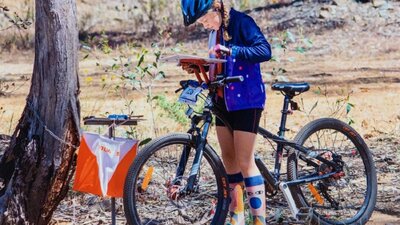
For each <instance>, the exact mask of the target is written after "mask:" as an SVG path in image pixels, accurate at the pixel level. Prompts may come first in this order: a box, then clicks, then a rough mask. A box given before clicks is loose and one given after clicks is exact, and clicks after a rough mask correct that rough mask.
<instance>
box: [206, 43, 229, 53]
mask: <svg viewBox="0 0 400 225" xmlns="http://www.w3.org/2000/svg"><path fill="white" fill-rule="evenodd" d="M208 53H209V54H213V55H216V56H221V55H231V50H230V49H229V48H228V47H226V46H224V45H220V44H217V45H216V46H214V47H212V48H210V50H209V51H208Z"/></svg>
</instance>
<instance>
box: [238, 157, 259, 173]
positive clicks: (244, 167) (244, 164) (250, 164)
mask: <svg viewBox="0 0 400 225" xmlns="http://www.w3.org/2000/svg"><path fill="white" fill-rule="evenodd" d="M237 163H238V164H239V167H240V170H241V171H242V172H245V171H249V170H252V169H254V168H255V167H256V164H255V162H254V160H252V159H237Z"/></svg>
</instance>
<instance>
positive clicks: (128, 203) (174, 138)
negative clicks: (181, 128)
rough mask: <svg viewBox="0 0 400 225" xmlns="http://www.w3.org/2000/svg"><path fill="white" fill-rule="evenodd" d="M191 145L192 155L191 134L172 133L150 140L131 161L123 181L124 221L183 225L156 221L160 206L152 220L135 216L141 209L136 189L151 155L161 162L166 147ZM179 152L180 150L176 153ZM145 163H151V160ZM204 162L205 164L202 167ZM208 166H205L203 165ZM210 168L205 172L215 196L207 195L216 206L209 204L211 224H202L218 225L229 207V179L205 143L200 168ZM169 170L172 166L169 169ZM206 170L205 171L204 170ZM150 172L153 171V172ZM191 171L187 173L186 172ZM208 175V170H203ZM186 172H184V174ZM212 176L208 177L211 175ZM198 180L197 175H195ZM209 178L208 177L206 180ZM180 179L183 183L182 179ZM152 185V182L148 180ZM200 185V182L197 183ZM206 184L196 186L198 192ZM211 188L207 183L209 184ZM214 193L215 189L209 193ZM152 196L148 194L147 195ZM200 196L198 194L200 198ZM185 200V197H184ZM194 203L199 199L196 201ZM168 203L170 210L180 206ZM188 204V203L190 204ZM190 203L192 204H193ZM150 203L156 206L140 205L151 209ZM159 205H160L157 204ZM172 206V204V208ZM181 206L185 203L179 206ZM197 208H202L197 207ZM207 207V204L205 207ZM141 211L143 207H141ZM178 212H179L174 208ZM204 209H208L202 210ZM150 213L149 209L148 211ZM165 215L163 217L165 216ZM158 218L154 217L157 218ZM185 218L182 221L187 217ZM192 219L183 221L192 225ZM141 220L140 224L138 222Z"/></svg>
mask: <svg viewBox="0 0 400 225" xmlns="http://www.w3.org/2000/svg"><path fill="white" fill-rule="evenodd" d="M180 145H182V146H190V147H191V148H192V149H191V150H193V152H195V149H193V147H194V145H195V140H194V138H193V137H192V135H190V134H187V133H186V134H184V133H173V134H168V135H166V136H163V137H160V138H157V139H154V140H153V141H151V142H150V143H148V144H147V145H146V146H145V147H144V148H143V149H142V150H140V151H139V152H138V154H137V156H136V158H135V160H134V162H133V163H132V165H131V166H130V168H129V171H128V174H127V177H126V180H125V185H124V196H123V203H124V211H125V216H126V219H127V222H128V224H131V225H141V224H186V222H182V221H181V220H180V221H178V222H177V221H173V220H178V218H171V219H170V220H171V221H166V220H167V219H166V218H160V219H158V217H163V215H162V214H160V215H155V214H157V213H160V212H158V211H159V209H158V208H157V207H159V206H154V207H155V208H156V210H155V212H153V213H152V215H151V216H152V217H154V218H150V219H149V218H147V219H145V218H143V215H140V214H139V213H138V211H139V210H140V207H141V206H138V205H140V204H139V202H140V198H139V197H141V196H140V194H139V191H138V190H139V189H138V188H139V187H140V184H139V182H140V178H139V177H140V173H141V170H142V168H144V166H145V164H146V163H147V162H148V161H149V160H151V158H152V157H153V156H154V157H155V158H156V159H157V160H161V159H160V155H162V154H166V155H167V153H162V151H163V150H164V151H165V152H166V151H167V149H168V148H171V149H175V147H176V146H180ZM177 151H179V150H177ZM156 154H158V156H157V157H158V158H157V157H156ZM168 157H171V156H170V155H168V156H166V158H168ZM171 161H172V162H176V161H174V160H172V159H171ZM178 161H179V160H178ZM148 163H151V162H150V161H149V162H148ZM203 163H204V164H203ZM205 163H207V164H208V165H207V164H205ZM191 166H192V165H191V164H190V163H188V164H187V166H186V168H185V171H189V170H190V168H191ZM208 166H209V167H210V169H208V170H211V171H208V173H207V174H209V173H212V174H213V175H212V176H211V177H214V179H215V183H212V184H215V185H216V186H217V187H216V188H217V190H216V193H212V194H211V193H210V194H209V195H210V196H212V197H210V198H214V197H215V198H216V201H217V202H216V203H212V204H215V206H214V207H213V209H212V210H215V213H214V214H213V218H212V219H210V220H211V222H210V221H207V222H205V223H206V224H211V225H218V224H224V222H225V218H226V215H227V212H228V206H229V188H228V180H227V176H226V172H225V169H224V166H223V164H222V162H221V160H220V158H219V157H218V155H217V154H216V153H215V151H214V150H213V149H212V147H211V146H210V145H208V144H206V146H205V148H204V151H203V159H202V161H201V167H200V168H201V169H203V168H205V167H207V168H208ZM171 168H172V167H171ZM156 170H157V169H156V168H155V169H154V171H156ZM204 170H206V168H205V169H204ZM152 171H153V169H152ZM163 172H164V174H165V173H168V171H163ZM175 172H176V171H173V173H175ZM189 172H190V171H189ZM205 172H207V171H205ZM185 173H186V172H185ZM210 175H211V174H210ZM198 177H199V176H198ZM208 178H209V177H207V179H208ZM181 179H182V183H183V179H184V178H183V177H182V178H181ZM151 182H153V181H151ZM151 182H150V183H149V186H150V185H152V183H151ZM199 183H201V182H199ZM205 185H206V184H204V186H201V185H200V184H199V190H203V189H204V188H206V187H205ZM208 185H210V184H208ZM214 188H215V187H214ZM212 191H215V190H212ZM149 195H151V193H150V194H149ZM199 196H200V195H199ZM199 196H197V198H201V196H200V197H199ZM165 198H166V197H165V196H163V194H161V195H160V198H159V199H165ZM184 198H185V197H184ZM195 200H196V201H195V202H197V200H198V199H195ZM208 200H209V199H206V200H204V201H208ZM169 201H170V202H171V205H169V203H168V207H171V208H173V207H174V206H176V207H177V208H179V207H180V206H179V203H173V202H174V201H175V200H171V199H169ZM189 202H190V201H189ZM192 202H193V201H192ZM151 204H155V203H153V202H145V204H144V205H143V206H146V207H151ZM159 204H162V203H159ZM174 204H175V205H174ZM182 205H184V204H182ZM199 207H202V205H201V206H199ZM207 207H208V205H207ZM142 209H143V207H142ZM177 210H179V209H177ZM205 210H207V209H205ZM151 211H152V210H151ZM166 216H167V215H165V217H166ZM156 217H157V218H156ZM186 217H190V215H189V216H188V215H186ZM186 217H185V218H186ZM191 217H192V218H186V219H188V220H191V221H188V223H187V224H193V223H195V222H193V220H194V219H196V218H193V216H191ZM141 220H143V221H141ZM149 221H153V222H149ZM198 224H202V223H201V222H198Z"/></svg>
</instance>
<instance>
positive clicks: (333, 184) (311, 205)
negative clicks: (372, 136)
mask: <svg viewBox="0 0 400 225" xmlns="http://www.w3.org/2000/svg"><path fill="white" fill-rule="evenodd" d="M295 141H296V143H298V144H300V145H302V146H304V147H306V148H308V149H309V150H312V151H315V152H316V153H317V154H318V155H320V156H322V157H325V158H327V159H329V160H332V157H333V156H335V157H336V156H340V160H341V161H342V164H343V173H342V174H341V175H340V176H338V177H333V178H332V177H331V178H326V179H324V180H319V181H315V182H312V183H305V184H300V185H298V186H294V187H292V188H291V191H292V195H293V198H294V200H295V202H296V205H297V207H298V208H303V209H306V210H307V209H308V210H309V212H310V213H309V220H308V221H309V223H310V224H323V225H329V224H333V225H339V224H340V225H342V224H357V225H360V224H365V223H366V222H367V221H368V220H369V218H370V217H371V214H372V212H373V210H374V207H375V203H376V195H377V180H376V171H375V166H374V162H373V159H372V155H371V152H370V151H369V149H368V146H367V145H366V144H365V142H364V140H363V139H362V138H361V136H360V135H359V134H358V133H357V132H356V131H355V130H354V129H353V128H352V127H351V126H349V125H348V124H346V123H344V122H342V121H339V120H336V119H330V118H323V119H319V120H316V121H312V122H310V123H309V124H307V125H306V126H305V127H304V128H303V129H302V130H301V131H300V132H299V133H298V134H297V136H296V137H295ZM306 158H308V159H310V158H309V157H308V156H306V155H304V154H302V153H298V152H296V151H294V150H290V151H289V158H288V179H289V180H296V179H299V178H305V177H307V176H313V175H314V176H315V175H318V174H319V175H322V174H325V173H329V172H330V171H332V168H330V167H329V166H327V165H325V164H323V163H321V162H319V161H318V160H315V159H311V160H312V161H313V162H314V163H306V162H305V160H304V159H306Z"/></svg>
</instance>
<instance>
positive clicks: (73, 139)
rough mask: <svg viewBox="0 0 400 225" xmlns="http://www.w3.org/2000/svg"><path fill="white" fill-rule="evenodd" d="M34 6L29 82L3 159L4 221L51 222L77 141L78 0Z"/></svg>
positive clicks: (0, 207)
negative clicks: (26, 94) (32, 63)
mask: <svg viewBox="0 0 400 225" xmlns="http://www.w3.org/2000/svg"><path fill="white" fill-rule="evenodd" d="M35 6H36V15H35V17H36V21H35V60H34V68H33V74H32V81H31V88H30V92H29V95H28V97H27V100H26V105H25V108H24V111H23V113H22V116H21V118H20V120H19V123H18V125H17V127H16V129H15V132H14V134H13V136H12V138H11V143H10V147H9V148H8V149H7V150H6V152H5V153H4V155H3V157H2V158H1V159H0V224H48V223H49V221H50V220H51V216H52V214H53V212H54V210H55V209H56V208H57V206H58V204H59V203H60V201H61V200H62V199H63V198H64V197H65V196H66V194H67V192H68V189H69V182H70V180H71V174H72V173H73V171H74V152H75V147H74V146H78V145H79V120H80V115H79V111H80V109H79V101H78V93H79V80H78V44H79V42H78V30H77V22H76V4H75V0H36V2H35ZM57 137H58V138H57Z"/></svg>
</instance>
